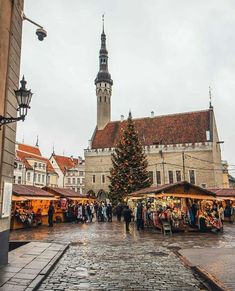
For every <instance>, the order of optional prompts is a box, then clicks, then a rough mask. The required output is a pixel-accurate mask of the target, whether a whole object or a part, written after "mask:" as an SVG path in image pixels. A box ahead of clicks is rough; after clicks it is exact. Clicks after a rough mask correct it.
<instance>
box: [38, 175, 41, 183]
mask: <svg viewBox="0 0 235 291" xmlns="http://www.w3.org/2000/svg"><path fill="white" fill-rule="evenodd" d="M38 183H41V174H38Z"/></svg>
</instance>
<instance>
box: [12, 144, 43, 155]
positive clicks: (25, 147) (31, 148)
mask: <svg viewBox="0 0 235 291" xmlns="http://www.w3.org/2000/svg"><path fill="white" fill-rule="evenodd" d="M17 145H18V150H20V151H23V152H26V153H30V154H33V155H37V156H42V154H41V152H40V150H39V148H38V147H36V146H35V147H34V146H31V145H27V144H23V143H18V144H17Z"/></svg>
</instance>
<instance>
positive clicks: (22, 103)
mask: <svg viewBox="0 0 235 291" xmlns="http://www.w3.org/2000/svg"><path fill="white" fill-rule="evenodd" d="M20 83H21V87H20V89H18V90H15V95H16V100H17V103H18V108H17V111H18V112H19V116H18V117H4V116H2V115H0V128H1V126H2V125H4V124H8V123H12V122H16V121H19V120H23V121H24V120H25V116H26V115H27V113H28V109H30V106H29V104H30V102H31V99H32V96H33V93H32V92H31V90H27V89H26V83H27V82H26V81H25V79H24V76H23V78H22V80H21V81H20Z"/></svg>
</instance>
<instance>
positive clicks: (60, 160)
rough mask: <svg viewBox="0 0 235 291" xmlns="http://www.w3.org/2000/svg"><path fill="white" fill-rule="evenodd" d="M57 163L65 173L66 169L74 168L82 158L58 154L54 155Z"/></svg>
mask: <svg viewBox="0 0 235 291" xmlns="http://www.w3.org/2000/svg"><path fill="white" fill-rule="evenodd" d="M53 157H54V159H55V161H56V163H57V164H58V166H59V168H60V170H61V171H62V172H63V173H65V172H66V170H68V169H70V168H74V167H75V166H77V165H78V164H79V163H80V162H82V160H80V159H77V158H72V157H65V156H58V155H53Z"/></svg>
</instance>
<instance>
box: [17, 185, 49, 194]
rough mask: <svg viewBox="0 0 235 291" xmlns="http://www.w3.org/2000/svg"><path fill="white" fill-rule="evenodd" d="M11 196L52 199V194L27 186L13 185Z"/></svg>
mask: <svg viewBox="0 0 235 291" xmlns="http://www.w3.org/2000/svg"><path fill="white" fill-rule="evenodd" d="M13 194H15V195H18V196H42V197H45V196H47V197H54V195H53V194H51V193H49V192H47V191H45V190H42V189H41V188H38V187H35V186H29V185H18V184H13Z"/></svg>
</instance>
